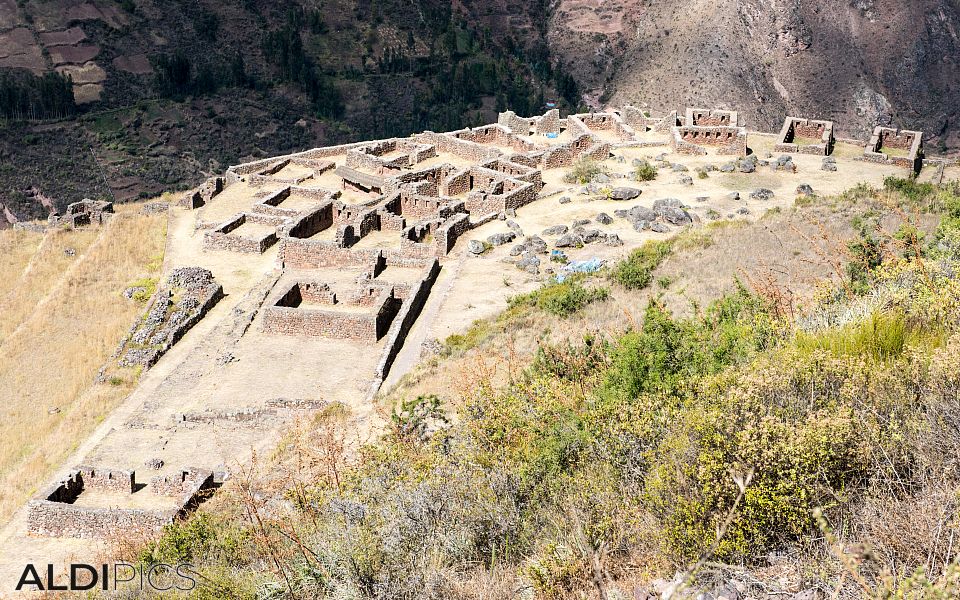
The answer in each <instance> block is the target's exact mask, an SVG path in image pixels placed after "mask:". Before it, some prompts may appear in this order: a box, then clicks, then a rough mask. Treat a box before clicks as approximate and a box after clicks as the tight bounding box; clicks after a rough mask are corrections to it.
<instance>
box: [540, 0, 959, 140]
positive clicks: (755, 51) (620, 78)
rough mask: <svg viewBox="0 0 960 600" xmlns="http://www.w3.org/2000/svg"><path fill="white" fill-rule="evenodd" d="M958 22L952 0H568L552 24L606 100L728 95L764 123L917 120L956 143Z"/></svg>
mask: <svg viewBox="0 0 960 600" xmlns="http://www.w3.org/2000/svg"><path fill="white" fill-rule="evenodd" d="M958 31H960V7H958V6H957V4H956V2H949V1H946V0H921V1H918V2H897V1H895V0H856V1H850V2H847V1H844V2H831V1H811V0H735V1H734V0H720V1H717V2H704V1H702V0H682V1H678V2H651V1H648V0H610V1H588V0H561V1H560V2H558V3H556V4H555V8H554V11H553V16H552V18H551V24H550V31H549V34H548V36H549V43H550V47H551V49H552V51H553V52H554V53H555V54H556V55H557V56H558V58H560V59H562V60H566V61H568V63H569V64H570V68H571V70H572V72H573V73H574V75H575V76H576V78H577V80H578V82H580V83H581V85H582V86H583V87H584V88H586V89H592V90H595V92H596V95H598V96H602V101H607V100H609V101H611V102H612V103H614V104H622V103H625V102H633V103H635V104H640V103H648V104H649V106H650V107H651V108H653V109H654V111H665V110H672V109H675V108H677V107H679V106H683V105H688V106H689V105H700V104H703V105H707V106H721V105H723V106H726V107H728V108H732V109H740V110H741V111H742V112H741V114H743V115H744V116H745V117H746V118H747V120H748V124H749V125H750V126H752V127H756V128H760V129H772V128H773V127H774V126H775V125H776V123H778V122H779V119H780V116H781V115H782V114H784V113H785V112H786V113H791V114H794V113H796V114H805V115H818V116H820V117H823V118H828V119H832V120H834V121H836V122H837V124H838V128H839V130H840V131H841V132H843V133H844V134H846V135H849V136H853V137H857V136H861V137H862V135H863V134H864V133H865V132H866V131H868V130H869V129H870V128H872V127H873V126H874V125H876V124H878V123H883V124H886V123H890V124H895V125H899V126H904V127H906V126H907V125H908V124H913V125H916V126H918V127H919V128H921V129H923V130H924V131H926V132H927V133H928V135H929V136H930V138H929V139H930V141H931V148H938V147H939V148H941V149H950V150H955V149H956V148H957V147H958V146H960V131H958V130H957V129H956V128H955V126H954V125H953V122H954V121H955V120H956V117H957V105H956V102H955V101H954V99H955V98H956V97H957V96H958V93H960V62H958V57H960V38H958Z"/></svg>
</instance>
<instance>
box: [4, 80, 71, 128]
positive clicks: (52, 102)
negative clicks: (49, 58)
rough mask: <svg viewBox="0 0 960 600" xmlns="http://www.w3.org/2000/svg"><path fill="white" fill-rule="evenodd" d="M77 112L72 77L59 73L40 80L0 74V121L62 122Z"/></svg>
mask: <svg viewBox="0 0 960 600" xmlns="http://www.w3.org/2000/svg"><path fill="white" fill-rule="evenodd" d="M76 110H77V106H76V104H75V103H74V101H73V82H72V80H71V79H70V78H69V77H65V76H63V75H60V74H59V73H47V74H45V75H43V76H42V77H37V76H36V75H34V74H32V73H29V72H26V71H2V70H0V117H2V118H4V119H51V118H52V119H59V118H62V117H68V116H70V115H72V114H74V113H75V112H76Z"/></svg>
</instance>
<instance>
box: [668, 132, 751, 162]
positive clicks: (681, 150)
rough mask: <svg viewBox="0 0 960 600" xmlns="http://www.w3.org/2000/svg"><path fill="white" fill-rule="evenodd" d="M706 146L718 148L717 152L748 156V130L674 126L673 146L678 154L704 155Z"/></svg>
mask: <svg viewBox="0 0 960 600" xmlns="http://www.w3.org/2000/svg"><path fill="white" fill-rule="evenodd" d="M705 146H710V147H714V148H716V149H717V154H721V155H733V156H746V155H747V130H746V129H744V128H742V127H699V126H693V127H690V126H685V127H674V128H673V130H672V136H671V147H672V148H673V151H674V152H676V153H677V154H687V155H703V154H706V153H707V151H706V148H705Z"/></svg>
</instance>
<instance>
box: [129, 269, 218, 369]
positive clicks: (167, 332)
mask: <svg viewBox="0 0 960 600" xmlns="http://www.w3.org/2000/svg"><path fill="white" fill-rule="evenodd" d="M175 298H176V299H177V300H176V302H175V301H174V299H175ZM222 298H223V287H222V286H221V285H220V284H219V283H217V282H216V280H215V279H214V278H213V274H212V273H211V272H210V271H208V270H206V269H201V268H199V267H182V268H179V269H174V271H173V272H172V273H171V274H170V276H169V277H168V278H167V283H166V285H165V286H164V287H162V288H161V289H159V290H157V292H156V293H155V294H154V295H153V296H152V297H151V298H150V300H149V301H148V302H147V306H146V309H145V310H144V316H143V317H142V318H141V319H139V320H138V321H137V322H136V323H134V325H133V327H132V328H131V329H130V333H129V334H128V335H127V337H126V339H124V341H123V342H121V343H120V347H119V348H117V351H116V352H115V353H114V356H115V357H119V363H118V364H119V365H120V366H124V367H130V366H141V367H143V368H145V369H149V368H150V367H152V366H153V365H155V364H156V363H157V361H158V360H160V358H161V357H162V356H163V355H164V354H165V353H166V352H167V351H168V350H169V349H170V348H172V347H173V345H174V344H176V343H177V342H178V341H180V339H181V338H183V336H184V335H186V333H187V331H189V330H190V329H191V328H192V327H193V326H194V325H196V324H197V323H199V322H200V319H202V318H203V317H204V316H205V315H206V314H207V313H208V312H210V310H211V309H212V308H213V307H214V306H216V304H217V302H219V301H220V300H221V299H222Z"/></svg>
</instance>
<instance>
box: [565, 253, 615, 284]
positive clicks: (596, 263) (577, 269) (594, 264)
mask: <svg viewBox="0 0 960 600" xmlns="http://www.w3.org/2000/svg"><path fill="white" fill-rule="evenodd" d="M603 265H604V261H603V260H601V259H599V258H591V259H590V260H575V261H573V262H569V263H567V264H565V265H564V266H563V268H561V269H560V272H559V273H558V274H557V281H558V282H559V283H563V281H564V280H565V279H566V278H567V275H571V274H573V273H595V272H597V271H599V270H600V269H601V268H602V267H603Z"/></svg>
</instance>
